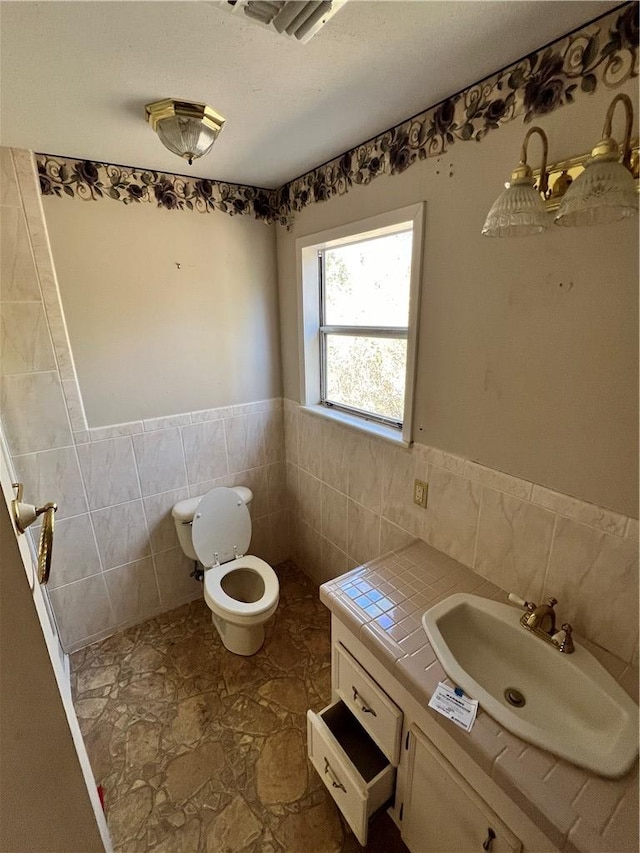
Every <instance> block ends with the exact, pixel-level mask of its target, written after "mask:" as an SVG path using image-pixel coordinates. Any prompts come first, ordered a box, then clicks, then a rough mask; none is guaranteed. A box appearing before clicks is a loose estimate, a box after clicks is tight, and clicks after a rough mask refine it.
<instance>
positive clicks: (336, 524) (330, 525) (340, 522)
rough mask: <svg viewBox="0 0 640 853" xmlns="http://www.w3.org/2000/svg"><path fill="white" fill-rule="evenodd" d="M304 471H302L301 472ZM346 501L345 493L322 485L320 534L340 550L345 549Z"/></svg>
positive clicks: (344, 550)
mask: <svg viewBox="0 0 640 853" xmlns="http://www.w3.org/2000/svg"><path fill="white" fill-rule="evenodd" d="M303 473H304V472H303ZM347 501H348V498H347V496H346V495H343V494H342V492H338V491H336V490H335V489H332V488H331V486H327V484H326V483H324V484H323V486H322V527H321V531H320V532H321V533H322V535H323V536H324V537H325V538H326V539H328V540H329V541H330V542H332V543H333V545H335V547H336V548H338V549H339V550H340V551H343V552H346V550H347Z"/></svg>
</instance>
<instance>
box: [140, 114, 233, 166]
mask: <svg viewBox="0 0 640 853" xmlns="http://www.w3.org/2000/svg"><path fill="white" fill-rule="evenodd" d="M145 112H146V116H147V121H148V122H149V124H150V125H151V127H152V128H153V129H154V130H155V132H156V133H157V134H158V136H159V137H160V141H161V142H162V144H163V145H164V146H165V148H168V149H169V151H171V152H173V153H174V154H177V155H178V157H182V158H184V159H185V160H188V161H189V165H191V163H192V162H193V161H194V160H197V158H198V157H202V156H203V155H204V154H206V153H207V152H208V151H209V150H210V149H211V146H212V145H213V143H214V142H215V141H216V139H217V138H218V134H219V133H220V131H221V130H222V126H223V125H224V122H225V119H224V118H223V117H222V116H221V115H219V114H218V113H217V112H216V111H215V110H214V109H212V108H211V107H210V106H208V105H207V104H200V103H197V102H195V101H176V100H173V99H172V98H165V99H164V100H162V101H154V103H152V104H147V105H146V107H145Z"/></svg>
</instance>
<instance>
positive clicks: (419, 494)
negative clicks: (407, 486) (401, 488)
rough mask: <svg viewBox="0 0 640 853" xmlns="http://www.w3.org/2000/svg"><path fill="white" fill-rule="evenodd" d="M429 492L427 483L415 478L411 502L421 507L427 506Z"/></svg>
mask: <svg viewBox="0 0 640 853" xmlns="http://www.w3.org/2000/svg"><path fill="white" fill-rule="evenodd" d="M428 493H429V485H428V484H427V483H425V482H424V481H423V480H415V482H414V484H413V502H414V504H417V505H418V506H421V507H422V508H423V509H426V508H427V495H428Z"/></svg>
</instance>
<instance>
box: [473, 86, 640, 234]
mask: <svg viewBox="0 0 640 853" xmlns="http://www.w3.org/2000/svg"><path fill="white" fill-rule="evenodd" d="M618 103H622V104H623V105H624V107H625V112H626V126H625V137H624V142H623V144H622V147H620V146H619V145H618V143H617V142H616V141H615V139H613V138H612V137H611V124H612V120H613V114H614V111H615V108H616V105H617V104H618ZM632 126H633V107H632V103H631V99H630V98H629V97H628V96H627V95H624V94H619V95H616V96H615V98H614V99H613V101H612V102H611V104H610V106H609V109H608V110H607V115H606V119H605V125H604V130H603V139H602V140H600V142H599V143H598V144H597V145H596V147H595V148H594V149H593V151H592V152H591V154H583V155H581V156H579V157H574V158H572V159H571V160H565V161H562V162H559V163H555V164H552V165H551V166H549V167H547V162H546V151H547V148H546V136H545V134H544V132H543V131H542V130H540V128H534V127H532V128H531V129H530V130H529V132H528V133H527V135H526V136H525V138H524V142H523V143H522V152H521V155H520V164H519V165H518V167H517V168H516V169H515V170H514V171H513V173H512V175H511V181H510V183H508V184H506V187H507V189H506V190H505V191H504V192H503V193H502V194H501V195H500V196H499V197H498V198H497V200H496V201H495V202H494V204H493V206H492V207H491V210H490V211H489V215H488V216H487V221H486V222H485V224H484V228H483V229H482V233H483V234H484V235H485V236H489V237H516V236H527V235H529V234H539V233H540V232H541V231H543V230H545V229H546V228H547V227H548V226H549V224H550V223H551V217H550V216H549V213H550V212H551V211H555V210H557V214H556V216H555V222H556V224H558V225H566V226H570V225H598V224H600V223H604V222H613V221H615V220H618V219H623V218H625V217H627V216H634V215H637V213H638V190H639V187H638V141H637V140H635V141H634V142H633V143H632V142H631V129H632ZM535 131H537V132H538V133H539V134H540V136H541V137H542V138H543V146H544V148H543V161H542V166H541V168H540V169H536V170H534V171H531V169H529V167H528V166H527V152H526V146H527V142H528V140H529V137H530V136H531V134H532V133H533V132H535ZM525 169H529V173H530V174H529V173H526V172H525ZM525 177H526V180H525ZM536 179H538V187H537V189H534V187H535V181H536ZM525 184H528V187H529V188H528V189H527V190H526V192H527V199H529V202H528V204H529V207H527V208H523V209H520V208H519V207H518V204H517V202H516V198H517V197H516V194H515V193H512V192H511V190H513V189H514V185H515V186H517V185H519V186H520V190H521V192H522V190H523V188H524V185H525ZM533 196H537V198H538V200H539V201H540V205H541V206H542V210H543V211H544V216H542V215H541V217H540V219H539V220H536V225H535V227H534V225H533V222H534V220H533V213H532V212H533V211H534V210H536V211H539V208H538V207H537V206H536V205H534V200H533ZM523 222H528V223H529V225H528V227H527V226H526V225H523Z"/></svg>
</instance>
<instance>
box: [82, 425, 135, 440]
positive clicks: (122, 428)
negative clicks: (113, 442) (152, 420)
mask: <svg viewBox="0 0 640 853" xmlns="http://www.w3.org/2000/svg"><path fill="white" fill-rule="evenodd" d="M142 431H143V427H142V421H130V422H129V423H125V424H111V425H110V426H106V427H92V428H91V431H90V432H91V441H105V440H106V439H107V438H122V437H123V436H126V435H137V434H138V433H140V432H142Z"/></svg>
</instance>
